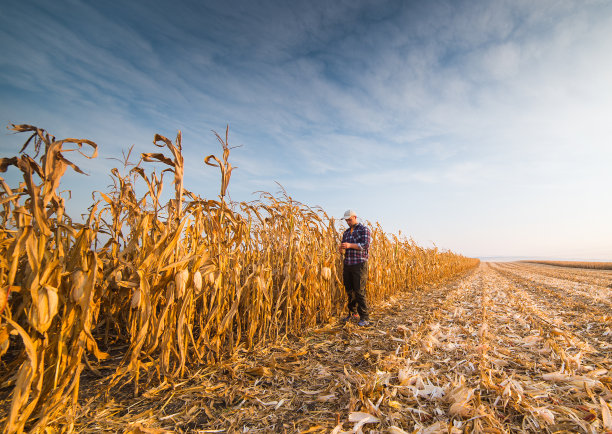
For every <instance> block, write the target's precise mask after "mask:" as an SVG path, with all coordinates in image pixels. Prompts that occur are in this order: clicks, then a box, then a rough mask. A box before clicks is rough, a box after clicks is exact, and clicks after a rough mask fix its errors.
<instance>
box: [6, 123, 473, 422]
mask: <svg viewBox="0 0 612 434" xmlns="http://www.w3.org/2000/svg"><path fill="white" fill-rule="evenodd" d="M12 129H13V130H14V131H17V132H25V133H31V136H30V138H29V139H28V140H27V142H26V143H25V145H24V146H23V148H22V149H21V151H20V156H19V157H13V158H2V159H1V160H0V171H3V172H4V171H6V170H7V168H8V166H11V165H12V166H16V167H17V168H18V169H19V170H21V172H22V174H23V179H24V181H23V182H22V183H20V185H19V186H16V187H10V186H9V185H8V184H7V183H6V182H5V181H4V180H3V179H2V178H0V185H1V187H2V190H1V191H0V205H1V206H2V210H1V212H0V220H1V222H2V227H1V232H0V249H1V251H2V254H1V255H0V258H1V261H2V262H0V314H1V317H0V356H1V360H0V378H2V379H3V383H2V386H1V389H2V390H5V391H6V390H9V391H10V392H9V393H8V394H5V395H2V396H0V398H1V399H3V400H4V403H5V404H6V403H8V402H10V408H9V406H8V405H4V408H6V409H7V411H6V412H5V413H6V415H4V413H0V415H2V416H0V417H1V418H2V419H1V420H0V422H1V423H2V424H3V429H4V431H6V432H21V431H24V430H27V431H30V432H37V431H41V430H42V429H43V428H44V427H46V426H48V425H49V424H62V425H64V426H66V427H67V430H68V431H71V430H72V423H73V419H74V414H75V411H76V408H77V404H78V395H79V379H80V374H81V371H82V369H83V367H84V366H86V367H87V369H89V370H91V371H92V372H93V373H94V374H98V375H101V374H100V373H99V371H98V369H97V368H96V366H97V363H98V362H99V361H101V360H104V359H105V358H107V357H108V355H107V353H106V352H108V353H112V354H113V355H114V356H117V355H119V359H121V361H120V362H119V363H118V364H116V365H115V367H116V370H115V372H114V374H113V375H112V378H111V379H110V381H109V382H108V384H109V388H110V387H114V386H117V385H124V384H126V383H130V382H131V384H132V385H133V387H134V394H135V395H138V394H139V393H140V392H141V389H143V388H149V387H151V385H153V384H158V383H159V382H162V381H164V380H166V379H175V378H181V377H185V376H189V375H190V374H191V373H192V372H193V371H194V370H195V369H197V367H198V366H200V365H201V364H205V363H213V362H216V361H220V360H224V359H228V358H229V357H230V356H231V355H232V354H233V353H235V352H236V351H237V350H239V349H241V348H242V349H251V348H253V347H254V346H261V345H265V344H266V343H270V342H274V341H276V340H277V339H278V338H279V337H283V336H287V335H299V334H300V333H302V332H303V331H304V330H305V329H306V328H308V327H311V326H314V325H315V324H319V323H325V322H327V321H329V320H330V319H331V318H332V317H334V316H336V315H338V314H339V313H340V312H341V311H342V310H343V307H344V303H345V302H344V289H343V287H342V284H341V281H340V278H339V275H340V274H341V257H340V255H339V253H337V245H338V242H339V239H340V232H339V228H338V227H337V226H336V222H335V221H334V220H333V219H330V218H329V217H328V216H327V215H326V214H325V212H324V211H322V210H320V209H313V208H310V207H308V206H305V205H303V204H301V203H299V202H296V201H294V200H293V199H291V197H289V196H288V195H287V194H283V195H281V196H280V197H275V196H273V195H270V194H268V193H263V194H262V195H261V197H260V199H259V200H256V201H254V202H250V203H245V202H243V203H230V202H227V201H226V200H225V197H226V193H227V187H228V183H229V179H230V175H231V171H232V169H233V168H232V166H231V164H230V163H229V161H228V158H229V154H230V147H229V143H228V131H227V130H226V134H225V138H222V137H221V136H219V135H218V134H216V133H215V134H216V137H217V139H218V140H219V142H220V143H221V145H222V148H223V156H222V158H217V157H215V156H214V155H210V156H208V157H206V159H205V160H204V163H205V164H207V165H210V166H214V167H218V168H219V169H220V172H221V191H220V196H219V200H207V199H203V198H201V197H199V196H197V195H195V194H194V193H192V192H190V191H188V190H185V189H184V186H183V175H184V164H183V156H182V143H181V134H180V132H179V134H178V136H177V138H176V140H175V141H174V142H172V141H171V140H169V139H167V138H165V137H162V136H160V135H156V136H155V138H154V145H155V146H157V147H159V148H162V149H163V150H165V151H166V152H165V153H164V152H159V153H146V154H142V156H141V160H140V162H139V163H138V164H136V165H133V164H132V165H130V164H129V163H128V161H127V158H126V162H125V165H124V173H121V172H120V170H119V169H113V170H112V171H111V173H112V178H113V180H114V188H113V189H112V190H111V191H110V192H108V193H106V194H105V193H101V192H100V193H99V195H100V197H101V203H102V206H101V207H98V205H99V204H100V202H97V203H96V204H94V205H92V207H91V208H90V213H89V216H88V218H87V221H86V223H85V224H77V223H74V222H72V220H70V218H69V217H68V216H66V215H65V214H64V199H63V198H62V197H60V196H59V194H58V187H59V182H60V179H61V177H62V175H63V174H64V172H65V170H66V169H67V168H68V167H71V168H72V169H73V170H75V171H78V172H81V170H80V169H79V168H78V167H77V166H76V165H74V164H73V163H72V162H70V161H69V160H67V159H66V158H65V156H64V154H65V153H66V152H68V151H74V150H76V151H78V152H79V153H81V154H82V155H84V156H85V157H87V158H93V157H95V156H96V153H97V146H96V144H95V143H93V142H91V141H88V140H77V139H64V140H60V141H56V140H55V138H54V137H53V136H51V135H49V134H48V133H46V132H45V131H44V130H41V129H39V128H36V127H33V126H29V125H12ZM30 144H33V147H34V151H35V155H34V157H31V156H29V155H28V154H25V153H24V151H25V150H26V149H27V148H28V146H29V145H30ZM84 145H88V146H90V147H91V148H92V149H93V154H92V155H89V156H88V155H85V154H83V153H82V152H81V150H82V148H83V146H84ZM68 146H71V148H68ZM39 155H40V158H39V159H38V160H37V158H38V156H39ZM128 157H129V154H128ZM149 162H153V163H161V164H163V165H165V166H167V167H165V168H164V170H163V171H162V173H161V174H160V175H158V174H157V172H156V171H155V170H152V171H147V170H145V167H144V163H149ZM130 166H133V167H132V168H131V169H129V167H130ZM128 169H129V170H128ZM165 172H170V173H171V174H172V175H173V176H174V179H173V184H174V188H175V195H174V198H173V199H171V200H170V201H168V203H166V204H162V203H161V194H162V190H163V175H164V173H165ZM81 173H82V172H81ZM138 182H144V184H145V185H146V189H145V191H146V193H145V194H144V195H142V196H141V197H139V196H138V195H137V193H136V188H135V185H136V184H137V183H138ZM102 242H105V244H104V245H103V246H102V247H100V244H101V243H102ZM478 262H479V261H478V260H477V259H470V258H465V257H463V256H460V255H456V254H454V253H451V252H440V251H438V250H437V249H425V248H422V247H419V246H417V245H416V244H415V243H414V242H413V241H412V240H406V239H404V238H402V237H399V236H395V235H391V236H390V235H388V234H385V233H384V232H383V230H382V228H381V227H380V226H379V225H376V226H374V227H372V246H371V260H370V282H371V283H370V286H369V289H368V291H369V298H370V299H371V301H372V302H374V303H376V302H378V301H381V300H383V299H386V298H388V297H389V296H391V295H393V294H396V293H398V292H405V291H412V290H414V289H415V288H417V287H419V286H423V285H428V284H433V283H436V282H439V281H441V280H443V279H447V278H450V277H452V276H454V275H456V274H458V273H461V272H462V271H465V270H467V269H470V268H473V267H475V266H476V265H477V264H478ZM100 348H102V349H104V350H105V351H106V352H103V351H101V350H100ZM96 361H97V362H96Z"/></svg>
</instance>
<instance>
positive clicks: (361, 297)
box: [339, 209, 370, 327]
mask: <svg viewBox="0 0 612 434" xmlns="http://www.w3.org/2000/svg"><path fill="white" fill-rule="evenodd" d="M344 220H346V223H347V224H348V225H349V228H348V229H347V230H345V231H344V234H342V242H341V243H340V247H339V250H340V253H344V272H343V273H342V280H343V281H344V287H345V289H346V295H347V297H348V304H347V307H348V311H349V313H348V316H347V317H346V318H343V319H342V321H343V322H347V321H350V320H351V319H352V318H354V319H357V314H359V323H358V324H359V325H360V326H362V327H365V326H368V325H369V324H370V323H369V319H370V317H369V312H368V302H367V300H366V281H367V278H368V249H369V247H370V230H369V229H368V228H367V227H366V226H365V225H363V224H361V223H358V222H357V214H355V211H353V210H350V209H349V210H348V211H346V212H345V213H344Z"/></svg>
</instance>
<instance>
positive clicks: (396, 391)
mask: <svg viewBox="0 0 612 434" xmlns="http://www.w3.org/2000/svg"><path fill="white" fill-rule="evenodd" d="M371 319H372V324H371V326H370V327H366V328H361V327H358V326H357V325H356V324H355V323H348V324H346V325H344V324H340V323H339V322H334V323H332V324H328V325H326V326H324V327H322V328H319V329H315V330H310V331H308V332H307V333H306V334H305V335H304V336H303V337H301V338H293V339H286V340H285V341H283V342H278V343H276V344H274V345H269V346H267V347H266V348H265V349H261V350H259V351H257V352H255V353H246V352H243V353H239V354H237V355H236V357H235V358H234V359H233V360H231V361H229V362H226V363H224V364H223V365H219V366H203V367H199V368H197V369H195V370H194V372H192V375H191V376H190V378H189V379H188V380H185V381H183V382H179V383H175V384H169V383H163V384H161V385H159V386H158V387H156V388H155V389H151V390H147V391H146V392H145V393H143V394H142V395H140V396H138V397H133V395H132V394H131V390H132V389H131V388H130V386H129V385H126V386H124V387H123V388H117V389H116V390H113V391H111V393H110V394H108V395H107V397H106V398H105V397H104V395H102V394H99V393H97V392H98V389H100V390H102V389H103V388H104V387H103V386H104V381H100V382H99V383H96V382H92V381H89V382H87V381H86V382H85V384H84V385H83V386H82V387H83V388H84V389H85V391H84V392H83V393H82V397H83V398H82V399H81V402H83V405H82V407H81V409H80V410H79V412H78V414H77V417H76V419H75V425H74V429H75V430H76V431H77V432H133V433H161V432H168V431H170V432H193V433H225V432H228V433H232V432H249V433H251V432H262V433H267V432H281V433H282V432H287V433H299V432H302V433H305V432H334V433H341V432H360V431H363V432H372V433H375V432H389V433H402V432H409V433H412V432H421V433H438V432H439V433H460V432H489V433H496V432H497V433H502V432H508V433H511V432H512V433H514V432H550V433H553V432H568V433H569V432H586V433H601V432H611V433H612V417H611V416H610V411H611V410H612V408H611V407H610V405H611V404H612V272H611V271H598V270H582V269H569V268H568V269H563V268H558V267H551V266H546V265H535V264H524V263H520V264H519V263H482V264H481V265H480V267H479V268H477V269H476V270H474V271H472V272H469V273H467V274H465V275H463V276H461V277H460V278H458V279H455V280H453V281H450V282H447V283H445V284H443V285H440V286H437V287H429V288H425V289H422V290H419V291H417V292H414V293H410V294H405V295H402V296H400V297H395V298H394V299H392V300H389V301H388V302H386V303H384V304H383V305H381V306H376V307H375V308H374V309H373V315H372V317H371Z"/></svg>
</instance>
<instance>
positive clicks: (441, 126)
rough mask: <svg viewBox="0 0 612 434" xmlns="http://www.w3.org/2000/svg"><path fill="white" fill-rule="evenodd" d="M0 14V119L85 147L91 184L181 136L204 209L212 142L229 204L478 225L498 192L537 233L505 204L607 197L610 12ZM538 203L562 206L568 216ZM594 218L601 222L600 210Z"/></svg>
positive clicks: (478, 8)
mask: <svg viewBox="0 0 612 434" xmlns="http://www.w3.org/2000/svg"><path fill="white" fill-rule="evenodd" d="M6 9H7V10H6V13H5V14H3V16H2V17H0V24H2V25H1V26H0V42H1V43H2V45H1V46H2V47H3V48H2V54H3V55H2V56H0V79H1V80H2V82H3V83H4V84H3V85H1V86H0V92H1V93H0V95H2V98H3V100H4V101H6V104H3V107H2V108H0V119H2V120H3V122H5V123H7V122H8V121H13V122H15V121H17V122H29V123H35V122H43V123H44V124H40V125H41V126H43V127H47V128H49V129H50V130H51V131H52V132H54V133H55V134H56V135H58V136H74V135H81V132H82V133H83V134H87V137H88V138H91V139H93V140H96V141H98V142H99V143H100V145H101V155H102V157H103V158H102V159H100V160H99V161H97V162H95V163H93V165H92V168H93V173H92V178H95V179H99V175H100V174H103V173H105V172H106V171H107V170H108V168H109V167H110V162H109V161H108V160H105V159H104V157H111V156H117V155H118V154H119V153H120V149H125V148H126V147H127V146H128V145H130V144H135V151H136V153H140V152H149V151H150V150H151V145H150V142H151V140H152V136H153V134H154V133H156V132H159V133H161V134H164V135H166V136H168V137H170V138H174V135H175V134H176V130H177V129H181V130H182V131H183V136H184V144H185V155H186V160H187V161H188V167H187V169H188V170H187V173H186V176H187V179H186V182H187V185H188V186H189V185H194V186H195V187H194V190H196V191H197V192H199V193H201V194H205V195H214V194H216V190H217V187H216V186H214V179H215V174H212V173H210V170H207V168H204V167H203V164H201V163H202V159H203V157H204V156H205V155H207V154H210V153H214V152H217V151H218V147H217V144H216V140H215V139H214V136H213V135H212V133H211V132H210V130H211V129H215V130H217V131H219V132H220V131H222V130H223V128H225V125H226V124H229V125H230V142H231V143H234V144H243V145H244V147H243V148H238V149H236V150H235V151H234V152H233V155H234V156H235V158H236V165H237V166H239V170H238V171H236V172H235V175H234V180H235V181H239V183H238V182H236V184H235V185H234V184H232V185H231V186H230V190H231V191H233V192H234V197H235V198H236V199H241V198H249V197H250V193H251V192H252V191H256V190H274V191H275V190H276V184H275V182H280V183H281V184H283V185H284V186H286V187H287V188H288V189H289V192H290V194H292V195H294V196H296V199H298V200H302V201H304V202H307V203H308V201H312V202H314V203H318V204H321V205H322V206H324V207H329V208H337V207H340V208H346V207H347V206H345V205H340V204H341V203H344V202H349V201H353V202H352V203H353V204H354V205H355V206H354V207H361V208H363V209H364V210H372V212H373V213H374V209H384V206H383V208H381V207H380V206H377V207H373V206H371V204H370V203H369V202H371V196H372V195H376V196H377V200H380V201H381V202H382V203H384V202H388V203H389V202H393V201H397V200H402V201H405V202H407V203H409V202H410V201H411V200H413V199H415V198H418V199H419V200H421V201H423V200H426V198H425V197H424V196H423V195H422V194H423V193H419V189H421V190H422V191H423V192H425V191H426V192H429V193H431V194H432V196H436V197H445V198H447V200H450V199H449V198H451V197H452V196H453V195H456V196H461V197H462V198H464V200H466V201H467V202H470V203H471V204H472V205H471V208H470V213H471V214H472V215H474V216H476V215H478V214H487V215H489V214H490V212H491V211H490V210H489V209H488V208H487V203H486V201H485V202H482V201H479V198H480V197H481V196H480V195H481V194H482V192H483V191H484V192H486V194H495V193H494V192H495V191H504V192H508V193H509V195H510V196H512V197H514V199H513V200H514V201H515V202H514V207H515V208H521V207H523V206H525V205H528V206H531V207H533V208H534V210H535V212H536V213H538V212H540V213H542V214H545V212H544V211H545V210H543V209H541V208H540V207H539V205H538V201H537V200H535V199H533V200H532V199H531V198H529V197H526V198H525V199H524V201H521V199H520V195H521V192H523V187H522V186H529V187H531V188H532V189H534V190H536V191H543V190H545V189H548V186H559V188H558V190H563V189H566V190H567V184H568V181H567V179H568V174H572V173H573V174H578V176H575V177H574V178H575V179H573V182H574V183H575V185H576V186H577V191H580V190H585V189H590V190H595V191H597V192H599V194H601V195H602V196H603V195H605V194H606V193H605V188H604V186H606V185H607V186H609V185H612V182H611V181H612V179H611V175H610V174H609V173H608V172H607V171H606V170H605V168H604V165H603V164H601V162H602V161H612V151H611V150H610V149H611V148H610V147H609V144H608V143H609V137H610V136H611V133H612V127H611V126H610V122H609V119H610V115H612V80H611V79H610V77H612V58H610V56H609V55H608V54H607V52H608V50H609V46H610V44H611V43H612V32H610V30H609V29H611V28H612V5H610V4H609V2H604V1H587V2H574V1H554V2H553V1H541V2H536V3H533V2H527V1H507V2H495V3H490V2H485V1H478V2H468V1H459V2H451V1H436V2H425V3H423V2H399V1H388V2H383V3H380V2H375V3H374V2H367V1H358V2H333V3H331V4H330V3H329V2H322V1H321V2H314V3H309V4H308V5H306V4H304V5H302V4H299V3H298V4H295V3H291V4H289V3H284V2H275V1H269V2H263V3H261V2H258V4H257V5H254V4H249V3H238V2H236V3H234V2H230V3H225V2H207V3H206V4H203V3H199V2H183V3H181V5H180V6H178V7H177V6H176V5H173V4H171V3H169V2H165V1H157V2H147V3H146V4H145V3H141V2H130V3H128V4H126V3H122V2H116V3H113V2H111V3H107V2H104V3H81V2H66V3H62V2H54V3H48V2H42V1H41V2H27V3H16V2H15V3H14V4H13V5H11V7H8V8H6ZM41 23H44V26H41ZM24 28H36V29H40V30H39V31H36V32H24V31H23V29H24ZM15 116H18V117H20V118H22V119H16V117H15ZM75 130H76V132H75ZM11 143H13V142H11ZM0 145H1V146H2V150H3V153H7V152H11V151H10V149H11V147H14V145H11V144H9V141H8V140H7V138H6V137H4V138H2V141H0ZM94 174H95V176H94ZM569 177H570V178H572V177H571V176H569ZM94 183H95V182H94V180H92V181H91V183H90V184H91V185H93V184H94ZM408 187H409V188H408ZM468 187H469V188H472V189H473V192H472V193H469V192H468V191H467V189H469V188H468ZM355 188H359V189H361V191H362V192H363V194H361V195H359V194H357V193H356V192H354V191H353V190H354V189H355ZM552 190H554V188H553V189H552ZM376 191H379V192H380V193H376ZM470 194H471V196H470ZM547 194H549V197H551V198H553V199H554V203H555V204H560V203H562V202H563V200H567V201H568V202H567V203H568V206H572V203H573V204H577V203H579V199H580V198H579V196H571V197H569V198H565V199H563V198H562V194H561V192H560V191H549V192H548V193H547ZM576 194H577V195H579V193H576ZM466 198H467V199H466ZM458 205H459V204H458ZM329 211H330V212H332V213H334V212H339V211H337V210H336V209H334V210H331V209H329ZM460 212H466V213H467V211H464V210H461V211H460ZM599 212H600V213H603V215H605V216H608V217H610V218H612V205H611V206H606V207H603V208H600V209H599ZM394 215H402V216H405V215H406V213H405V212H404V213H402V212H400V213H398V212H396V211H395V210H391V209H390V208H389V215H380V218H381V219H382V223H383V225H385V224H386V225H388V226H389V227H393V228H402V227H405V226H404V225H407V226H410V227H412V228H415V227H416V231H418V227H419V225H421V226H423V227H426V226H427V223H425V222H424V221H420V220H415V221H410V222H402V221H401V220H400V219H401V218H405V217H394ZM466 215H467V214H466ZM423 218H425V217H423ZM585 218H586V217H585ZM493 220H494V219H493ZM465 224H466V225H469V224H470V223H469V222H468V221H467V219H466V220H465ZM491 230H492V229H491ZM517 230H518V229H517ZM521 230H522V229H521ZM474 231H476V229H475V230H474ZM483 232H485V231H483ZM602 233H605V232H602ZM530 236H531V234H526V239H528V238H529V237H530ZM432 238H435V236H432ZM485 238H487V237H485ZM447 239H448V244H449V245H453V246H458V247H457V248H459V249H465V250H466V251H469V249H470V247H469V246H468V244H469V243H468V242H467V241H466V242H465V243H467V244H461V243H459V242H458V241H456V240H454V239H453V236H452V234H449V235H448V238H447ZM444 241H445V240H441V242H442V243H444ZM606 241H609V242H610V243H611V244H612V239H609V238H608V239H607V240H606ZM572 242H575V243H578V242H579V237H576V238H575V240H574V241H572ZM462 243H463V242H462ZM483 243H484V241H483ZM568 243H569V241H568ZM474 245H481V244H480V243H477V242H476V241H475V242H474ZM482 245H484V244H482ZM464 246H465V247H464ZM523 246H524V249H525V250H529V249H530V248H533V245H532V244H530V243H529V242H528V241H525V242H524V244H523ZM568 246H569V244H568ZM555 248H557V247H555ZM568 248H569V247H568ZM499 249H500V252H499V253H500V254H502V253H503V254H506V253H507V254H522V253H525V254H528V253H527V252H522V253H519V252H518V251H512V252H510V251H508V252H505V251H504V247H503V246H502V245H500V247H499ZM508 249H515V247H508ZM516 249H519V247H516ZM551 249H552V247H551ZM494 250H495V246H491V247H490V250H489V251H488V252H487V253H488V254H492V253H493V251H494ZM471 254H477V252H475V250H474V251H473V253H471Z"/></svg>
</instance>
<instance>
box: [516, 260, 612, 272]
mask: <svg viewBox="0 0 612 434" xmlns="http://www.w3.org/2000/svg"><path fill="white" fill-rule="evenodd" d="M521 262H526V263H531V264H542V265H552V266H554V267H569V268H587V269H594V270H612V262H580V261H521Z"/></svg>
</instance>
